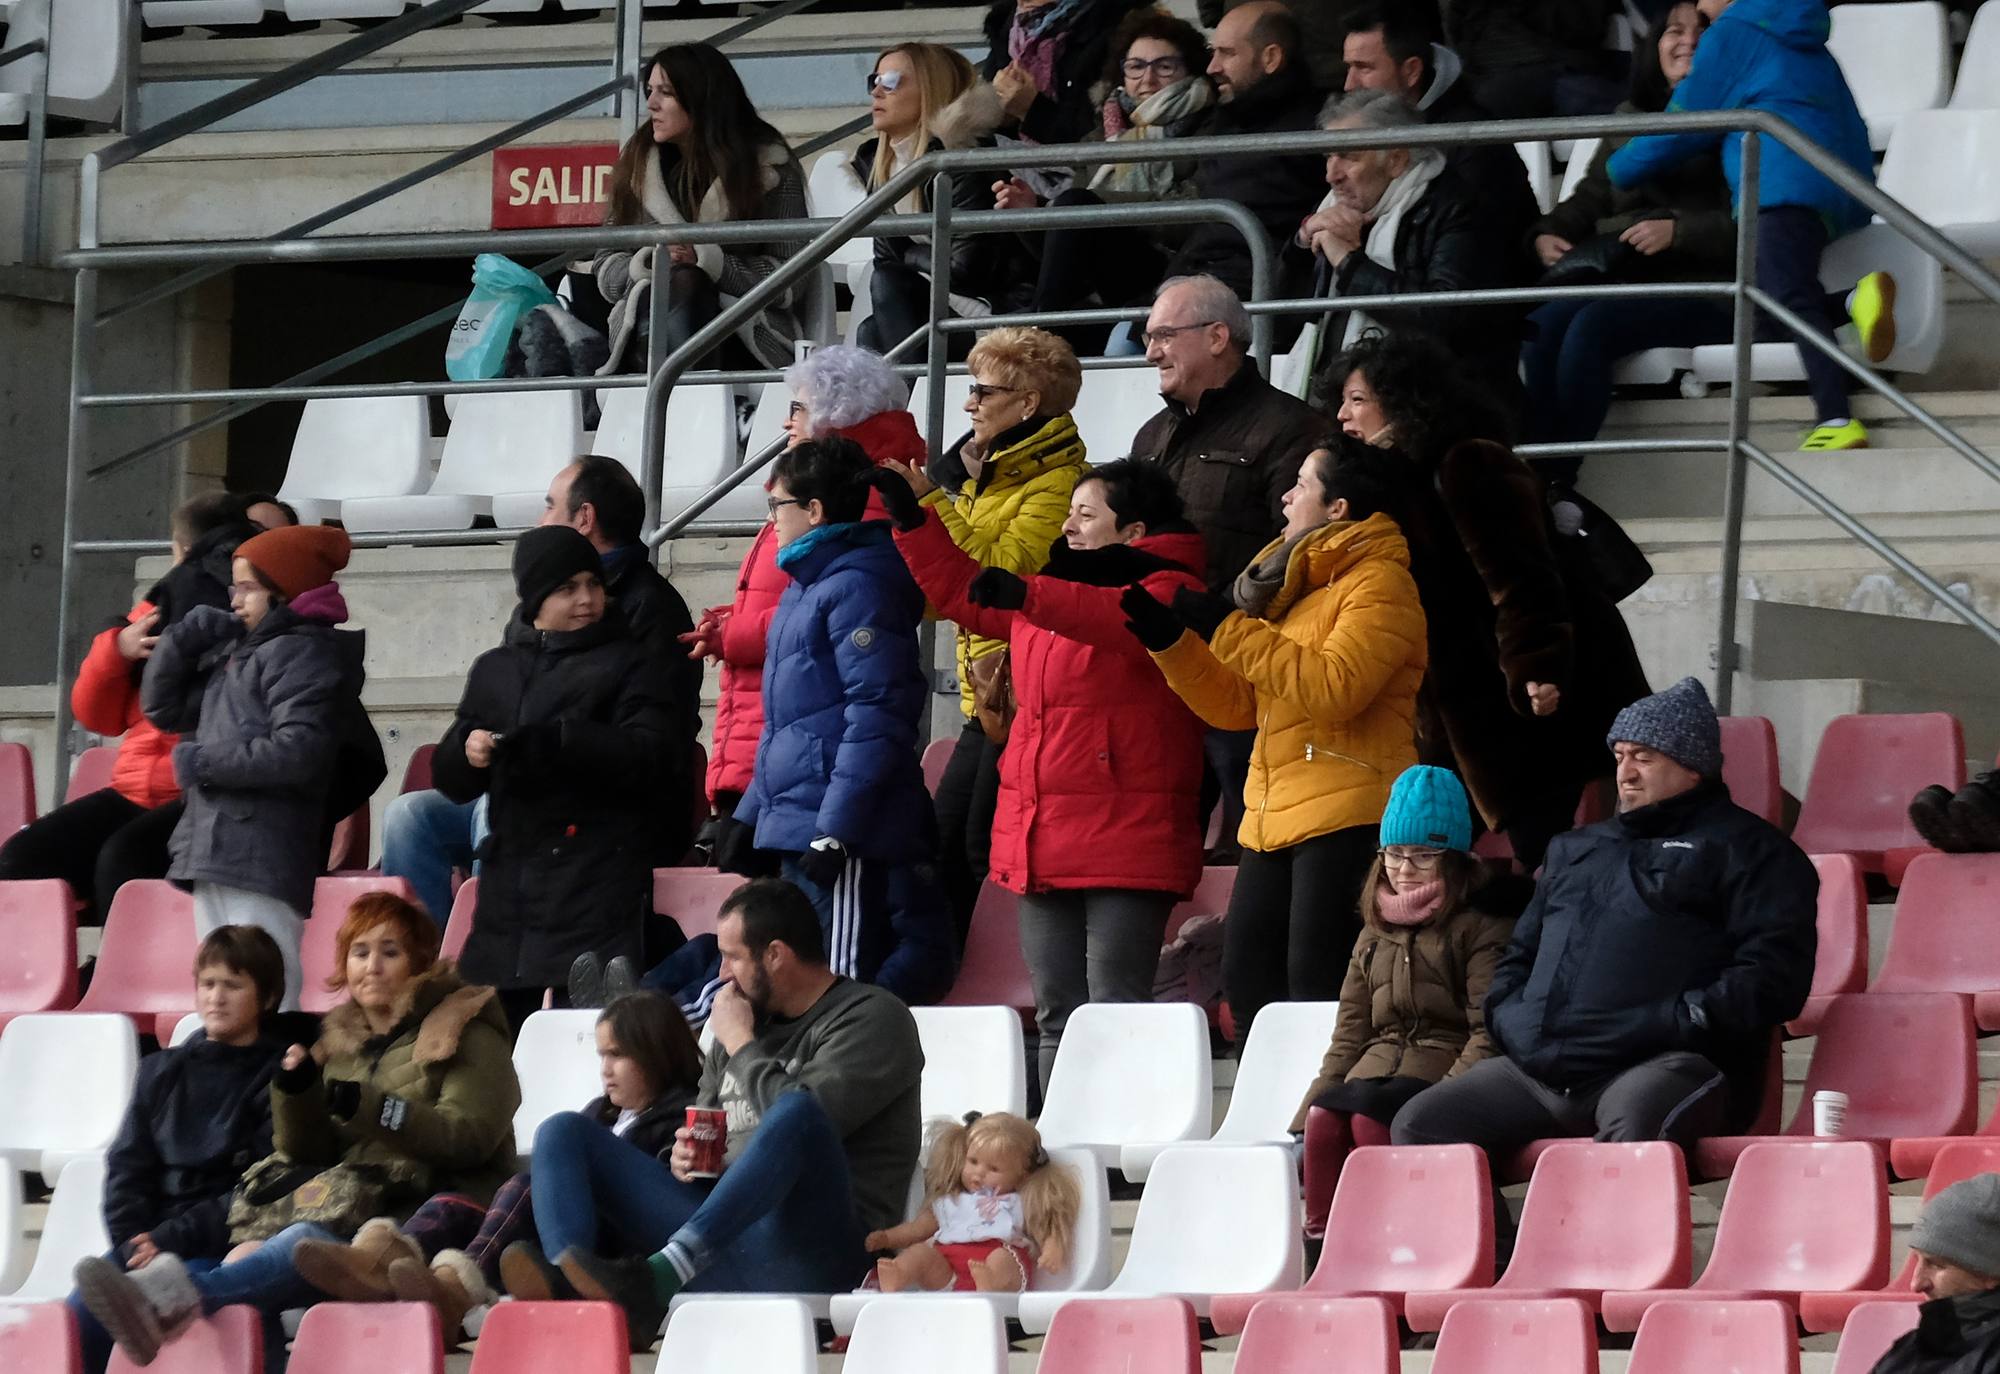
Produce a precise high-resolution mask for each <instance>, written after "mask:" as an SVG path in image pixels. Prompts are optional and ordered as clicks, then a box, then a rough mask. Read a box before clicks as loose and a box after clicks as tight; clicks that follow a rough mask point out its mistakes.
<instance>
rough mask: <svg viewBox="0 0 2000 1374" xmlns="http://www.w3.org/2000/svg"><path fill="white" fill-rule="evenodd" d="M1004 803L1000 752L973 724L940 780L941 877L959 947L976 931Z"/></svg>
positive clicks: (967, 726)
mask: <svg viewBox="0 0 2000 1374" xmlns="http://www.w3.org/2000/svg"><path fill="white" fill-rule="evenodd" d="M999 797H1000V746H999V745H997V744H995V743H994V742H993V741H992V740H990V739H988V738H986V732H985V731H984V730H982V729H980V728H979V722H978V721H976V720H968V721H967V722H966V723H965V729H963V730H962V731H960V732H959V736H958V743H957V744H956V745H954V746H953V747H952V751H951V761H950V762H949V763H947V764H946V765H945V768H944V776H943V777H942V778H940V779H938V788H937V796H936V797H935V799H934V801H935V804H936V807H937V823H938V875H939V877H940V878H941V879H942V880H943V882H944V895H945V901H946V902H947V903H948V904H949V905H950V907H951V918H952V923H953V924H954V925H955V926H956V928H957V930H958V947H959V948H960V949H964V948H965V932H966V931H967V930H968V929H970V928H971V926H972V908H973V905H974V904H975V903H976V902H978V900H979V885H980V884H981V883H983V882H985V881H986V863H987V860H988V859H989V858H990V857H991V856H992V853H993V811H994V807H995V804H996V803H997V802H998V800H999Z"/></svg>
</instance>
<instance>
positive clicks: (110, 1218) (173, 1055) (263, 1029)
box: [69, 926, 286, 1374]
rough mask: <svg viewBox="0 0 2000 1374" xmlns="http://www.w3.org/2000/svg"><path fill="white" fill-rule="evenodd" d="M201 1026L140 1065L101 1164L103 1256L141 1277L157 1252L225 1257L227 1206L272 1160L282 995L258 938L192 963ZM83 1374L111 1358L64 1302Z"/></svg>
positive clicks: (192, 1264)
mask: <svg viewBox="0 0 2000 1374" xmlns="http://www.w3.org/2000/svg"><path fill="white" fill-rule="evenodd" d="M194 981H195V1002H196V1005H197V1007H198V1008H199V1013H200V1016H201V1029H200V1030H198V1031H196V1032H195V1033H194V1034H193V1035H192V1036H191V1037H189V1039H188V1040H187V1041H186V1042H185V1043H184V1044H182V1045H181V1046H179V1047H178V1048H176V1049H170V1050H166V1051H164V1052H162V1053H160V1054H156V1055H152V1056H150V1057H149V1058H147V1059H146V1060H145V1061H144V1062H143V1063H142V1064H141V1065H140V1066H139V1077H138V1081H137V1082H136V1083H135V1084H134V1085H133V1088H132V1104H131V1106H130V1107H129V1108H128V1109H127V1110H126V1113H125V1124H124V1125H123V1126H121V1127H120V1128H119V1131H118V1138H117V1140H115V1141H114V1142H113V1143H112V1146H111V1149H110V1151H109V1153H107V1154H106V1155H105V1159H104V1229H105V1232H106V1233H107V1234H108V1235H109V1236H110V1237H111V1253H110V1255H109V1257H108V1258H110V1259H111V1260H112V1261H113V1262H114V1263H119V1264H123V1265H124V1266H125V1267H126V1268H127V1269H143V1268H145V1267H146V1265H148V1264H150V1263H151V1262H152V1260H153V1258H154V1256H156V1255H160V1254H173V1255H179V1256H180V1257H181V1258H182V1259H183V1260H184V1261H185V1262H186V1263H187V1265H188V1267H189V1268H191V1269H194V1268H213V1267H214V1266H215V1265H216V1264H217V1263H218V1262H220V1260H221V1259H222V1257H223V1255H224V1254H225V1253H226V1252H227V1251H228V1249H229V1226H228V1215H229V1198H230V1194H231V1193H232V1191H233V1190H234V1189H235V1187H236V1182H237V1180H238V1179H239V1178H240V1177H242V1174H243V1171H244V1170H245V1169H247V1168H248V1167H250V1165H252V1164H254V1163H256V1162H257V1161H258V1160H260V1159H262V1158H264V1157H265V1156H266V1155H268V1154H270V1153H271V1099H270V1094H269V1091H268V1089H269V1087H270V1082H271V1075H272V1074H273V1073H274V1072H275V1071H276V1070H277V1067H278V1059H279V1057H280V1056H281V1055H283V1054H284V1051H285V1043H286V1042H285V1040H284V1039H283V1038H282V1037H280V1036H279V1035H277V1034H276V1033H275V1032H273V1031H271V1030H269V1029H267V1026H266V1022H267V1020H268V1018H269V1015H270V1013H271V1012H273V1011H275V1010H276V1009H277V1006H278V999H279V997H280V996H281V995H282V994H283V992H284V987H285V962H284V956H283V955H282V954H281V953H280V952H279V950H278V946H277V943H276V942H275V941H274V940H272V939H271V937H270V936H269V935H268V934H266V933H265V932H264V931H261V930H258V929H255V928H253V927H250V926H223V927H222V928H220V929H219V930H215V931H211V932H210V933H209V935H208V937H207V938H206V939H204V940H203V941H202V942H201V947H200V949H198V950H197V951H196V953H195V959H194ZM69 1306H70V1310H71V1311H73V1312H75V1313H76V1317H77V1329H78V1332H79V1334H80V1335H81V1337H82V1341H83V1367H84V1370H85V1371H86V1374H100V1371H102V1370H103V1369H104V1367H105V1366H106V1364H108V1363H109V1361H110V1359H111V1337H110V1336H109V1335H108V1334H107V1333H106V1332H105V1330H104V1327H103V1326H102V1325H101V1324H100V1323H99V1322H98V1321H97V1320H96V1318H94V1317H92V1316H91V1315H90V1313H89V1312H88V1311H87V1310H86V1309H85V1307H84V1305H83V1303H82V1301H81V1300H80V1299H79V1298H78V1297H77V1296H76V1295H75V1294H71V1295H70V1298H69Z"/></svg>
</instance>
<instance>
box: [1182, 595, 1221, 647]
mask: <svg viewBox="0 0 2000 1374" xmlns="http://www.w3.org/2000/svg"><path fill="white" fill-rule="evenodd" d="M1235 610H1236V603H1235V602H1234V601H1231V600H1230V599H1229V598H1228V597H1226V596H1217V595H1216V594H1215V593H1214V592H1198V591H1196V590H1194V588H1192V587H1182V588H1181V589H1180V590H1179V591H1177V592H1175V593H1174V614H1175V615H1177V616H1179V617H1180V618H1181V620H1182V621H1183V622H1185V623H1186V625H1187V627H1188V628H1189V629H1190V630H1193V631H1194V632H1195V633H1196V634H1198V635H1200V636H1201V637H1202V640H1203V641H1204V642H1206V641H1208V640H1211V639H1214V638H1215V627H1216V626H1218V625H1220V624H1221V623H1222V622H1223V621H1225V620H1227V619H1228V618H1229V616H1230V615H1231V613H1232V612H1234V611H1235Z"/></svg>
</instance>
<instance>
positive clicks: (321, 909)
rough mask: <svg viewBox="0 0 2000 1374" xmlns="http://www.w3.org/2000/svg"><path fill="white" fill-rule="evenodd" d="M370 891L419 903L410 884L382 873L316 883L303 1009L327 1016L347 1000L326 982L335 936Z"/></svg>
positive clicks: (304, 951)
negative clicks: (348, 911) (393, 894)
mask: <svg viewBox="0 0 2000 1374" xmlns="http://www.w3.org/2000/svg"><path fill="white" fill-rule="evenodd" d="M368 892H393V893H395V894H396V895H397V896H398V897H401V898H402V899H403V900H404V901H406V902H416V901H417V891H416V889H415V888H413V887H411V886H410V885H409V883H408V882H406V881H405V880H403V879H402V878H388V877H384V876H382V875H381V874H379V873H367V874H344V875H328V876H326V877H323V878H319V879H317V880H316V881H315V882H314V883H313V905H312V915H311V916H310V917H308V918H307V920H306V928H305V932H304V934H303V935H301V937H300V939H299V971H300V975H301V977H302V979H303V988H302V990H301V991H300V993H299V1007H300V1009H301V1010H303V1011H310V1012H314V1013H324V1012H328V1011H331V1010H333V1007H334V1004H335V1003H338V1002H342V1001H345V1000H346V998H347V994H346V993H345V992H329V991H328V990H327V986H326V980H327V979H328V978H329V977H331V976H332V974H333V972H334V962H335V956H334V951H335V947H336V940H335V937H336V936H338V935H339V934H340V927H341V924H342V923H343V922H345V921H346V920H347V908H348V907H350V906H352V905H353V904H354V899H355V898H357V897H359V896H361V895H362V894H363V893H368ZM417 904H418V905H419V906H421V905H422V903H420V902H419V903H417Z"/></svg>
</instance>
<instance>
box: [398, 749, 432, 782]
mask: <svg viewBox="0 0 2000 1374" xmlns="http://www.w3.org/2000/svg"><path fill="white" fill-rule="evenodd" d="M437 751H438V747H437V746H436V745H435V744H419V745H418V746H417V747H416V748H415V749H413V750H412V751H410V761H409V762H408V763H406V764H404V765H403V785H402V786H401V787H400V788H398V789H397V791H399V792H428V791H430V788H431V755H433V754H435V753H436V752H437Z"/></svg>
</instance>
